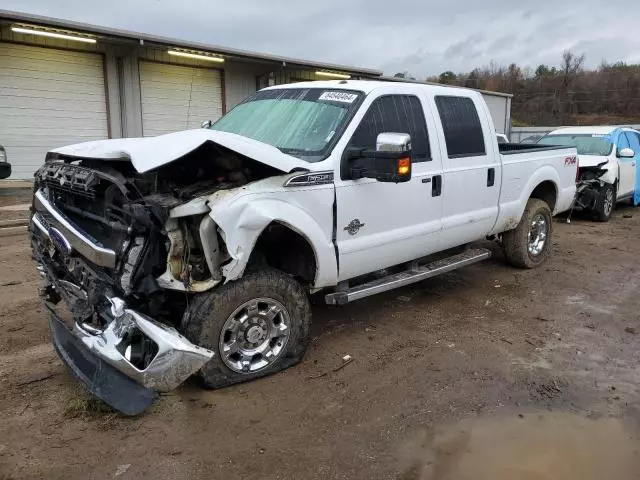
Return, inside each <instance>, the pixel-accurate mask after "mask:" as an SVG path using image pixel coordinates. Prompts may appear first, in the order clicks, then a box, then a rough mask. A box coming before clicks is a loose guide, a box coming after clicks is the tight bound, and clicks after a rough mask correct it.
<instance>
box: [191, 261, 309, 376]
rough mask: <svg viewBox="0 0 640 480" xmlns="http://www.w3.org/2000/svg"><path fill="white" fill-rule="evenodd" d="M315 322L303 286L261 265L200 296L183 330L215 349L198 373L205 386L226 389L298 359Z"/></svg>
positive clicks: (305, 346) (200, 342)
mask: <svg viewBox="0 0 640 480" xmlns="http://www.w3.org/2000/svg"><path fill="white" fill-rule="evenodd" d="M310 327H311V308H310V306H309V300H308V297H307V294H306V292H305V290H304V289H303V288H302V286H301V285H300V284H299V283H298V282H297V281H295V280H294V279H293V278H291V277H290V276H288V275H286V274H285V273H282V272H280V271H277V270H261V271H256V272H251V273H247V274H246V275H245V276H244V277H242V278H240V279H239V280H237V281H234V282H230V283H228V284H226V285H223V286H221V287H219V288H217V289H214V290H212V291H210V292H206V293H202V294H198V295H196V296H195V298H194V300H193V302H192V303H191V305H190V306H189V309H188V311H187V313H186V315H185V319H184V326H183V329H184V335H185V336H186V337H187V338H188V339H189V340H190V341H192V342H194V343H195V344H197V345H200V346H203V347H206V348H208V349H210V350H213V351H214V353H215V355H214V357H213V358H212V359H211V360H210V361H209V362H207V364H206V365H205V366H204V367H203V368H202V369H201V371H200V372H199V375H200V377H201V378H202V382H203V384H204V386H205V387H206V388H221V387H226V386H228V385H232V384H234V383H240V382H246V381H248V380H253V379H255V378H259V377H264V376H266V375H270V374H272V373H275V372H279V371H281V370H284V369H285V368H288V367H290V366H292V365H295V364H296V363H298V362H299V361H300V360H301V359H302V357H303V355H304V352H305V350H306V348H307V345H308V343H309V338H310V337H309V332H310Z"/></svg>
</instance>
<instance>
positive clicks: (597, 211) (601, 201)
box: [593, 183, 616, 222]
mask: <svg viewBox="0 0 640 480" xmlns="http://www.w3.org/2000/svg"><path fill="white" fill-rule="evenodd" d="M615 203H616V188H615V187H614V186H613V185H610V184H608V183H605V184H604V186H603V187H602V189H601V190H600V194H599V195H598V197H597V198H596V204H595V206H594V208H593V216H594V218H595V219H596V220H597V221H598V222H608V221H609V219H610V218H611V214H612V213H613V207H614V206H615Z"/></svg>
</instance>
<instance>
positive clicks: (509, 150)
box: [498, 143, 567, 155]
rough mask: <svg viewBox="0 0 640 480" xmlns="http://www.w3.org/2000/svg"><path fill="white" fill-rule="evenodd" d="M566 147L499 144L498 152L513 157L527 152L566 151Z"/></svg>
mask: <svg viewBox="0 0 640 480" xmlns="http://www.w3.org/2000/svg"><path fill="white" fill-rule="evenodd" d="M566 148H567V147H566V145H565V146H563V145H559V146H557V145H538V144H535V143H533V144H532V143H499V144H498V150H499V151H500V153H501V154H502V155H513V154H516V153H525V152H527V153H528V152H544V151H545V150H561V149H566Z"/></svg>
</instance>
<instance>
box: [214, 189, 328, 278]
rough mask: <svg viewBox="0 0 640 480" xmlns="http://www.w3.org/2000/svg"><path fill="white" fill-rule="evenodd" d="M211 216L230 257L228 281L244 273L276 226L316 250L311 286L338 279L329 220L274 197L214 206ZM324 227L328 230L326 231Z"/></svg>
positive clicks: (225, 266)
mask: <svg viewBox="0 0 640 480" xmlns="http://www.w3.org/2000/svg"><path fill="white" fill-rule="evenodd" d="M210 215H211V217H212V218H213V220H214V221H215V222H216V224H217V225H218V226H219V229H220V233H221V236H222V239H223V241H224V243H225V246H226V249H227V252H228V254H229V256H230V257H231V260H230V261H229V262H228V263H227V264H225V265H224V266H223V267H222V274H223V276H224V277H225V280H226V281H229V280H236V279H237V278H240V277H241V276H242V275H243V273H244V271H245V269H246V267H247V265H248V264H249V261H250V260H251V261H253V260H254V259H255V255H253V253H254V250H255V248H256V246H260V244H259V243H258V242H259V241H263V242H264V240H265V238H269V237H268V235H270V231H271V230H273V227H274V226H278V229H279V230H280V229H282V228H284V229H286V230H287V231H288V233H287V235H289V238H298V237H300V238H301V239H303V240H304V242H305V243H306V245H308V247H309V249H310V250H311V252H313V260H314V263H315V275H314V278H313V279H312V280H311V281H310V282H309V285H310V286H311V287H313V288H316V287H323V286H327V285H331V284H333V283H335V282H336V281H337V277H338V271H337V260H336V256H335V250H334V248H333V242H332V240H331V233H330V232H331V227H332V224H331V220H330V219H326V221H324V222H323V221H322V220H323V219H320V221H316V220H315V219H314V218H312V217H311V216H310V215H309V213H307V212H306V211H304V210H303V209H301V208H300V207H298V206H296V205H295V204H291V203H288V202H283V201H281V200H277V199H273V198H271V199H253V201H243V202H235V203H233V204H231V205H226V206H225V208H215V207H214V208H212V210H211V213H210ZM324 223H327V224H328V225H324ZM323 226H324V228H325V229H328V230H329V231H324V230H323ZM265 235H267V237H265ZM261 237H262V239H261ZM301 248H302V249H304V248H305V247H301ZM252 256H253V257H254V258H253V259H252ZM307 258H309V256H307Z"/></svg>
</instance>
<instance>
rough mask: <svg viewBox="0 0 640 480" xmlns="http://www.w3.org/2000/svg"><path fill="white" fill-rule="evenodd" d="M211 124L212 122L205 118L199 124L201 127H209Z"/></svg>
mask: <svg viewBox="0 0 640 480" xmlns="http://www.w3.org/2000/svg"><path fill="white" fill-rule="evenodd" d="M211 125H213V122H212V121H211V120H205V121H204V122H202V123H201V124H200V126H201V127H202V128H209V127H211Z"/></svg>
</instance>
